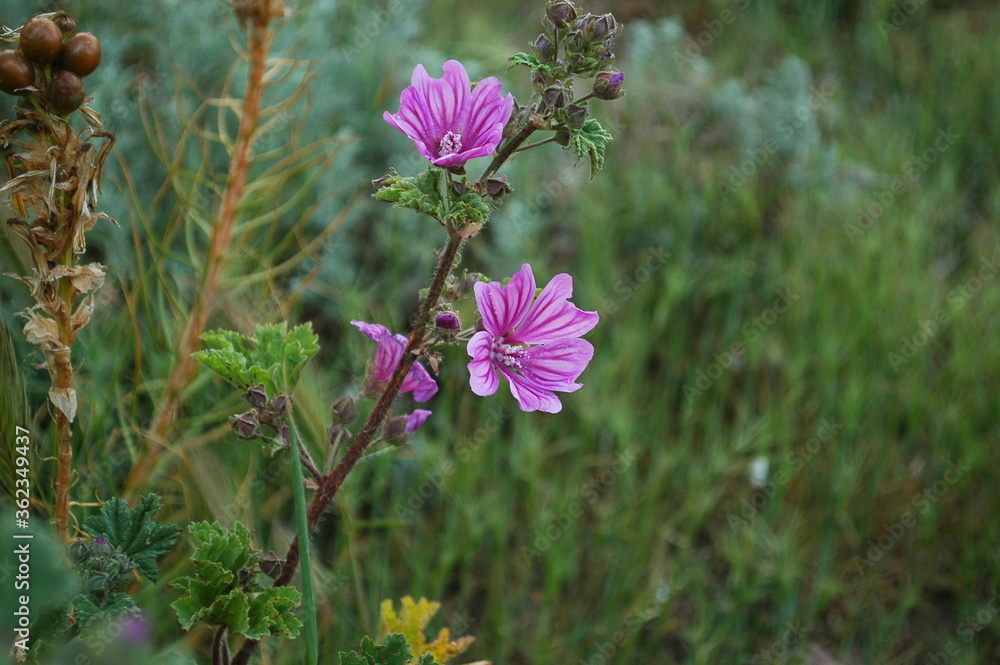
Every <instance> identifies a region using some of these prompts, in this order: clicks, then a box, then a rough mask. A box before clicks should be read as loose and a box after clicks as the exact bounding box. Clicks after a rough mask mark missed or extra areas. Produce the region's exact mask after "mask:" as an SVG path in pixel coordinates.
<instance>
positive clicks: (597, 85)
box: [594, 70, 625, 99]
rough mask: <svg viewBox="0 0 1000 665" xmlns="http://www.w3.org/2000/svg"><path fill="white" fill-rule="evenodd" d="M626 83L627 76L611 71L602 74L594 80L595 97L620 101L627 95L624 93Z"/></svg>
mask: <svg viewBox="0 0 1000 665" xmlns="http://www.w3.org/2000/svg"><path fill="white" fill-rule="evenodd" d="M624 82H625V74H623V73H622V72H619V71H615V70H611V71H607V72H600V73H599V74H598V75H597V77H596V78H595V79H594V97H597V98H598V99H618V98H619V97H621V96H622V95H624V94H625V93H624V92H622V83H624Z"/></svg>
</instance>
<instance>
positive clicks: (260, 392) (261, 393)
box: [243, 383, 270, 409]
mask: <svg viewBox="0 0 1000 665" xmlns="http://www.w3.org/2000/svg"><path fill="white" fill-rule="evenodd" d="M243 399H245V400H246V401H247V402H249V403H250V406H252V407H253V408H255V409H263V408H265V407H266V406H267V402H268V400H269V399H270V398H269V397H268V396H267V391H266V390H264V384H263V383H261V384H258V385H256V386H251V387H250V388H249V389H248V390H247V392H246V394H245V395H244V396H243Z"/></svg>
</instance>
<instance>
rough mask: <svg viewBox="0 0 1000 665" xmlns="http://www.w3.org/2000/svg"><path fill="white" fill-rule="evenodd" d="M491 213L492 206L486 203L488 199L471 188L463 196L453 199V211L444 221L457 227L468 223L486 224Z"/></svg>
mask: <svg viewBox="0 0 1000 665" xmlns="http://www.w3.org/2000/svg"><path fill="white" fill-rule="evenodd" d="M490 212H491V210H490V204H489V203H487V202H486V199H484V198H483V197H482V196H481V195H480V194H477V193H476V192H474V191H472V189H471V188H470V189H469V190H467V191H466V192H465V194H463V195H462V196H460V197H458V198H457V199H452V202H451V210H450V211H449V212H448V214H447V215H445V216H444V217H443V219H442V221H445V222H452V223H453V224H455V226H456V227H460V226H462V225H463V224H467V223H468V222H480V223H483V224H485V223H486V221H487V220H489V218H490Z"/></svg>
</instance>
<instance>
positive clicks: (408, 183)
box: [374, 166, 445, 219]
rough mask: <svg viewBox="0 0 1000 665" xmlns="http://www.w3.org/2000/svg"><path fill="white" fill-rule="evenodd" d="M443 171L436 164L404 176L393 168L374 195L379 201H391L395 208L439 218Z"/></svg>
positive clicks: (441, 205) (441, 202) (442, 205)
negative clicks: (419, 172) (407, 176)
mask: <svg viewBox="0 0 1000 665" xmlns="http://www.w3.org/2000/svg"><path fill="white" fill-rule="evenodd" d="M443 177H444V171H442V170H441V169H439V168H438V167H436V166H432V167H430V168H428V169H427V170H426V171H424V172H423V173H421V174H419V175H417V176H415V177H410V178H404V177H403V176H401V175H399V174H398V173H397V172H396V171H395V170H392V171H390V172H389V175H387V176H386V177H385V178H383V179H382V183H381V185H380V187H379V189H377V190H375V194H374V197H375V198H376V199H378V200H380V201H388V202H389V203H393V204H394V205H395V206H396V207H397V208H406V209H407V210H413V211H414V212H419V213H420V214H422V215H428V216H429V217H433V218H434V219H441V217H442V215H443V214H444V209H445V206H444V200H443V199H442V198H441V179H442V178H443Z"/></svg>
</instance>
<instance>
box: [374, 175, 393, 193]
mask: <svg viewBox="0 0 1000 665" xmlns="http://www.w3.org/2000/svg"><path fill="white" fill-rule="evenodd" d="M390 178H392V176H391V175H384V176H382V177H381V178H379V179H377V180H372V189H373V190H374V191H376V192H377V191H378V190H380V189H382V188H383V187H388V186H389V179H390Z"/></svg>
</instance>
